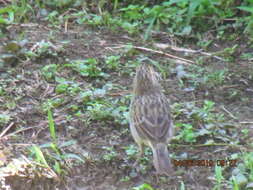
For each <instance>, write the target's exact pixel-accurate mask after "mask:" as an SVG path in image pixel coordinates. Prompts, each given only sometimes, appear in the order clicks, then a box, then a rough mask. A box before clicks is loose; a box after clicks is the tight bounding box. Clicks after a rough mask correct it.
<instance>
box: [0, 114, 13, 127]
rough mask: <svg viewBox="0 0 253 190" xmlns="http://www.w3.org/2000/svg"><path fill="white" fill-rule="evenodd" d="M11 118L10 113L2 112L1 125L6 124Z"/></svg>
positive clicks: (0, 115)
mask: <svg viewBox="0 0 253 190" xmlns="http://www.w3.org/2000/svg"><path fill="white" fill-rule="evenodd" d="M10 120H11V116H10V115H8V114H4V113H2V114H0V125H5V124H7V123H8V122H9V121H10Z"/></svg>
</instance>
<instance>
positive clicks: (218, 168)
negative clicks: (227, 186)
mask: <svg viewBox="0 0 253 190" xmlns="http://www.w3.org/2000/svg"><path fill="white" fill-rule="evenodd" d="M214 176H215V180H216V185H215V187H214V190H220V189H221V184H222V182H223V180H224V177H223V175H222V167H221V166H217V165H215V175H214Z"/></svg>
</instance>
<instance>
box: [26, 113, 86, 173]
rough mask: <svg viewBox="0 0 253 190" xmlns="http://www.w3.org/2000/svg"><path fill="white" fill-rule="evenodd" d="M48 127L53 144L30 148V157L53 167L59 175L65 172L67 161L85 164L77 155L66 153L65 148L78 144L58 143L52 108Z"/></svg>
mask: <svg viewBox="0 0 253 190" xmlns="http://www.w3.org/2000/svg"><path fill="white" fill-rule="evenodd" d="M48 127H49V132H50V136H51V139H52V142H49V143H45V144H42V145H40V146H37V145H35V146H32V147H31V148H30V155H31V156H32V157H34V158H35V160H36V161H37V162H39V163H41V164H43V165H44V166H46V167H48V168H51V167H52V168H53V169H54V171H56V173H57V174H59V175H60V174H63V173H64V172H65V171H64V169H63V168H64V165H65V161H66V160H69V159H74V160H77V161H78V162H84V161H83V159H82V158H80V157H79V156H78V155H76V154H72V153H64V151H63V148H64V147H67V146H70V145H73V144H75V143H76V142H75V141H73V140H70V141H66V142H60V141H58V137H57V135H56V127H55V124H54V119H53V114H52V112H51V108H49V109H48Z"/></svg>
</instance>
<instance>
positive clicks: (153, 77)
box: [134, 63, 161, 94]
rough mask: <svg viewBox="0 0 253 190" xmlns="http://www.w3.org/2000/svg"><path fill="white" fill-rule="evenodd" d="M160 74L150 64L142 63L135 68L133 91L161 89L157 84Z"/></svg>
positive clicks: (150, 91)
mask: <svg viewBox="0 0 253 190" xmlns="http://www.w3.org/2000/svg"><path fill="white" fill-rule="evenodd" d="M159 80H160V75H159V74H158V73H157V72H156V71H155V70H154V68H153V66H152V65H150V64H146V63H142V64H141V65H140V66H139V67H137V69H136V75H135V78H134V93H136V94H143V93H152V92H156V91H158V92H159V91H160V90H161V85H160V84H159Z"/></svg>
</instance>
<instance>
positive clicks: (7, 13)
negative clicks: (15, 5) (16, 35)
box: [0, 7, 14, 25]
mask: <svg viewBox="0 0 253 190" xmlns="http://www.w3.org/2000/svg"><path fill="white" fill-rule="evenodd" d="M13 22H14V10H13V9H12V8H11V7H5V8H0V24H6V25H7V24H11V23H13Z"/></svg>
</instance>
